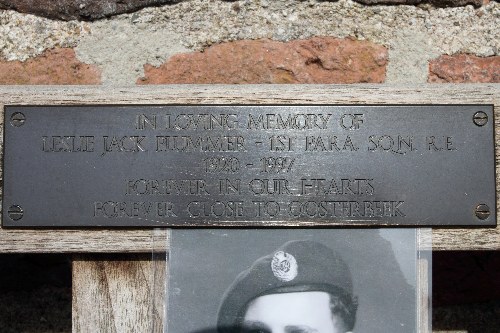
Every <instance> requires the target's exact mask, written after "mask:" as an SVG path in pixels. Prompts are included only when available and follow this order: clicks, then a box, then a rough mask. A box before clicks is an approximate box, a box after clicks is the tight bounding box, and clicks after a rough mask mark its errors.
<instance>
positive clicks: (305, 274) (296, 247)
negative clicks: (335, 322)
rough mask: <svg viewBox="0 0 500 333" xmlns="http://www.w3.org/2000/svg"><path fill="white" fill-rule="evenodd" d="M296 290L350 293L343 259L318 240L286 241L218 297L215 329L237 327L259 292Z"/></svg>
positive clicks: (349, 277)
mask: <svg viewBox="0 0 500 333" xmlns="http://www.w3.org/2000/svg"><path fill="white" fill-rule="evenodd" d="M297 291H325V292H329V293H332V294H334V295H338V296H346V297H351V295H352V278H351V273H350V271H349V268H348V266H347V264H346V263H345V262H344V260H342V258H341V257H340V256H339V255H338V254H337V253H336V252H334V251H333V250H331V249H330V248H329V247H327V246H325V245H323V244H321V243H318V242H314V241H309V240H298V241H290V242H287V243H285V244H283V245H282V246H281V247H279V248H278V249H277V250H275V251H274V252H272V253H271V254H269V255H267V256H265V257H262V258H259V259H257V260H256V261H255V262H254V263H253V264H252V266H251V267H250V268H248V269H247V270H245V271H243V272H241V273H240V274H239V275H238V277H237V278H236V280H235V281H234V282H233V283H232V284H231V286H230V287H229V288H228V289H227V290H226V292H225V293H224V296H223V298H222V302H221V304H220V307H219V314H218V321H217V329H218V331H219V332H221V333H222V332H229V331H231V328H234V327H238V326H239V324H240V322H241V321H242V319H243V316H244V315H245V313H244V311H246V307H247V306H248V304H249V303H250V302H251V301H252V300H253V299H255V298H257V297H259V296H263V295H269V294H276V293H285V292H297Z"/></svg>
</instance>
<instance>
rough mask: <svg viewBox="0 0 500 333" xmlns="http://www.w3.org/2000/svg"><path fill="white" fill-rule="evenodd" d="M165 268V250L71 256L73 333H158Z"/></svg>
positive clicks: (160, 325)
mask: <svg viewBox="0 0 500 333" xmlns="http://www.w3.org/2000/svg"><path fill="white" fill-rule="evenodd" d="M159 257H162V258H159ZM165 272H166V260H165V255H164V253H163V256H158V255H155V256H154V257H153V256H152V255H151V254H149V255H146V254H140V255H138V254H123V255H122V254H120V255H111V254H108V255H95V254H94V255H78V256H75V257H74V260H73V314H72V321H73V332H79V333H86V332H92V333H95V332H109V333H114V332H116V333H122V332H123V333H126V332H134V333H141V332H148V333H149V332H154V333H162V332H163V326H164V315H165V311H164V310H165V282H166V273H165Z"/></svg>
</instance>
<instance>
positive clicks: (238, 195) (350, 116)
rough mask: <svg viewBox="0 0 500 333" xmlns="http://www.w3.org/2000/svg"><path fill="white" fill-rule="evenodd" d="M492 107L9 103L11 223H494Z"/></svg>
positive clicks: (7, 213)
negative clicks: (14, 104)
mask: <svg viewBox="0 0 500 333" xmlns="http://www.w3.org/2000/svg"><path fill="white" fill-rule="evenodd" d="M493 124H494V121H493V107H492V106H491V105H404V106H403V105H394V106H367V105H349V106H347V105H345V106H335V105H331V106H330V105H328V106H326V105H314V106H313V105H310V106H292V105H279V106H250V105H243V106H239V105H238V106H236V105H218V106H213V105H211V106H209V105H188V106H186V105H167V106H151V105H149V106H136V105H134V106H128V105H127V106H6V107H5V125H4V126H5V128H4V145H5V147H4V199H3V226H5V227H90V226H94V227H97V226H102V227H174V226H178V227H188V226H206V227H208V226H224V227H228V226H282V227H286V226H337V225H344V226H353V225H365V226H480V225H489V226H491V225H495V224H496V216H495V155H494V131H493Z"/></svg>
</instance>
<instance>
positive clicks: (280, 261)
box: [166, 229, 418, 333]
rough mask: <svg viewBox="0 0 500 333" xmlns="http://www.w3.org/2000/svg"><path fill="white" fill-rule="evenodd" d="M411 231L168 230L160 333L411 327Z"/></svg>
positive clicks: (339, 332)
mask: <svg viewBox="0 0 500 333" xmlns="http://www.w3.org/2000/svg"><path fill="white" fill-rule="evenodd" d="M417 249H418V247H417V236H416V231H415V230H412V229H341V230H339V229H328V230H324V229H308V230H305V229H288V230H284V229H272V230H262V229H261V230H257V229H253V230H241V229H240V230H235V229H232V230H227V229H226V230H224V229H220V230H206V229H197V230H193V229H191V230H179V229H177V230H175V229H174V230H173V231H172V237H171V245H170V252H169V262H170V267H169V273H168V274H169V279H168V295H169V298H168V306H167V327H166V330H167V332H168V333H238V332H242V333H313V332H314V333H347V332H371V333H376V332H416V331H417V307H418V305H417V296H416V295H417V287H416V286H417V275H418V274H417V273H418V272H417V255H418V252H417Z"/></svg>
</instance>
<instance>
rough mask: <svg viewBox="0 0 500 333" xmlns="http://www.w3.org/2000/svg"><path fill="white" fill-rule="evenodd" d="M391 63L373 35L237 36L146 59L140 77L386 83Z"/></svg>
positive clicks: (147, 79)
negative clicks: (152, 61) (156, 60)
mask: <svg viewBox="0 0 500 333" xmlns="http://www.w3.org/2000/svg"><path fill="white" fill-rule="evenodd" d="M386 64H387V49H386V48H385V47H383V46H380V45H376V44H374V43H371V42H367V41H355V40H351V39H336V38H331V37H315V38H311V39H308V40H297V41H291V42H287V43H283V42H276V41H271V40H256V41H236V42H230V43H224V44H220V45H214V46H212V47H209V48H207V49H206V50H205V51H204V52H194V53H186V54H179V55H175V56H173V57H171V58H170V59H169V60H168V61H167V62H166V63H165V64H163V65H161V66H159V67H158V68H155V67H154V66H151V65H145V76H144V77H143V78H141V79H139V80H138V82H137V83H139V84H140V83H143V84H162V83H229V84H231V83H358V82H371V83H380V82H384V78H385V70H386V69H385V67H386Z"/></svg>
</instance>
